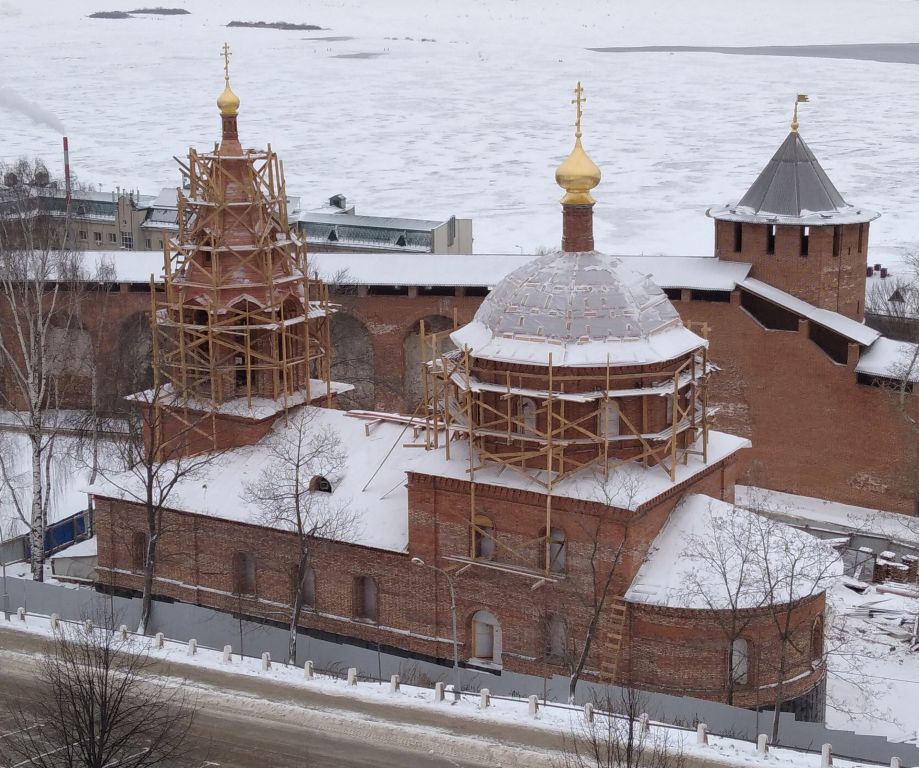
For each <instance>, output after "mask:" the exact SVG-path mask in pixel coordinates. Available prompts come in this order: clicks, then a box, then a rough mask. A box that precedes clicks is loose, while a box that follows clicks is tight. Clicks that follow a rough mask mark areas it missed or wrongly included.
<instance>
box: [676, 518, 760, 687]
mask: <svg viewBox="0 0 919 768" xmlns="http://www.w3.org/2000/svg"><path fill="white" fill-rule="evenodd" d="M710 507H711V504H710ZM757 534H758V521H757V519H756V518H755V516H754V515H752V514H740V513H734V514H718V513H715V512H714V511H711V510H710V512H709V516H708V520H707V524H706V526H705V530H704V531H703V532H702V533H700V534H696V533H694V534H690V535H689V536H687V538H686V543H685V546H684V548H683V551H682V553H681V557H683V558H685V559H687V560H690V561H693V563H695V564H697V566H694V567H693V568H692V569H690V570H689V571H688V572H687V574H686V581H685V583H684V586H683V590H682V591H683V593H684V596H685V597H686V598H687V599H688V600H689V601H691V602H692V603H693V604H695V605H699V606H700V607H702V608H705V609H706V610H707V611H709V612H710V614H709V615H710V616H711V618H712V619H713V620H714V621H715V623H716V624H717V625H718V628H719V629H720V630H721V633H722V634H723V636H724V639H725V641H726V644H727V647H728V679H727V689H726V702H727V703H728V704H733V703H734V689H735V685H736V683H737V682H738V679H739V678H742V677H743V675H744V673H745V671H746V669H745V667H746V665H747V663H748V659H747V657H746V655H745V654H741V653H738V649H737V647H736V646H737V641H738V640H740V638H741V635H742V634H743V633H744V631H745V630H746V629H747V627H748V626H749V624H750V622H751V621H752V620H753V618H754V616H755V615H756V609H757V608H759V607H760V606H761V605H762V603H763V601H764V599H765V592H764V590H763V589H762V579H761V578H760V577H759V573H758V550H757V543H758V535H757Z"/></svg>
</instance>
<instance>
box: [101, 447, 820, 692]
mask: <svg viewBox="0 0 919 768" xmlns="http://www.w3.org/2000/svg"><path fill="white" fill-rule="evenodd" d="M731 471H732V464H731V462H727V463H724V462H722V463H720V464H718V465H714V466H713V467H711V468H710V470H709V471H708V472H707V473H706V474H705V475H703V476H701V477H699V478H698V479H697V481H696V482H695V483H693V484H692V485H691V487H690V488H689V490H691V491H695V492H705V493H710V494H712V495H714V496H716V497H726V496H728V495H729V492H725V491H723V490H722V489H724V488H726V486H727V484H729V483H730V474H731ZM469 490H470V489H469V484H468V482H466V481H460V480H451V479H445V478H439V477H432V476H428V475H418V474H414V473H411V474H410V475H409V501H408V505H409V509H408V517H409V521H408V522H409V540H410V545H409V551H408V552H407V553H396V552H388V551H381V550H376V549H371V548H368V547H363V546H356V545H350V544H343V543H335V542H316V543H315V544H314V546H313V550H312V553H311V566H312V567H313V569H314V572H315V598H316V599H315V605H314V607H313V608H310V609H307V610H305V611H304V613H303V616H302V619H301V624H302V625H303V626H304V627H309V628H311V629H314V630H320V631H324V632H329V633H333V634H336V635H341V636H345V637H349V638H355V639H358V640H363V641H366V642H370V643H377V642H378V643H381V644H383V645H384V646H388V647H394V648H400V649H403V650H405V651H408V652H411V653H416V654H420V655H425V656H434V657H439V658H442V659H449V658H451V657H452V641H451V638H452V632H451V612H450V607H449V606H450V594H449V586H448V583H447V581H446V579H445V578H444V577H443V576H442V575H441V574H440V573H438V572H436V571H434V570H433V569H431V568H426V567H419V566H416V565H413V564H412V563H411V561H410V558H411V557H420V558H422V559H423V560H424V561H425V562H426V563H427V564H429V565H437V566H438V567H441V568H450V569H451V570H453V571H454V573H455V577H454V580H455V585H456V598H457V612H458V635H459V642H460V654H461V658H468V657H469V655H470V654H471V638H470V633H471V626H472V625H471V622H472V617H473V615H474V614H475V613H476V612H478V611H488V612H490V613H492V614H493V615H494V616H495V617H496V618H497V620H498V622H499V624H500V627H501V635H502V641H503V642H502V645H503V653H502V662H503V665H504V667H505V668H506V669H508V670H515V671H519V672H524V673H529V674H535V675H541V674H546V673H549V674H562V675H564V674H568V669H569V667H568V663H570V659H569V660H568V661H567V662H566V661H565V660H564V659H562V660H559V659H549V658H547V653H546V650H547V631H546V622H547V619H548V617H549V616H550V615H553V614H555V615H559V616H562V617H563V618H564V621H565V624H566V626H567V632H568V637H569V647H570V649H571V651H578V650H579V649H580V647H581V646H580V643H581V642H582V640H583V637H584V634H585V630H586V627H587V624H588V622H589V619H590V600H586V599H585V596H589V595H591V594H592V586H591V578H592V577H591V572H590V557H591V550H592V546H593V540H594V536H596V535H597V534H599V538H598V540H599V542H600V560H601V562H602V561H605V562H607V563H609V562H613V561H614V560H615V556H616V555H615V553H616V552H617V550H618V549H619V547H620V545H621V544H623V543H624V545H625V549H626V552H627V554H626V556H625V557H623V558H622V560H621V561H620V563H619V565H618V566H617V568H616V571H615V576H614V579H613V586H612V590H611V595H612V596H615V595H621V594H623V592H624V590H625V589H626V588H627V586H628V584H629V583H630V582H631V580H632V578H633V576H634V574H635V572H636V571H637V569H638V568H639V567H640V565H641V561H642V558H643V556H644V552H645V550H646V548H647V545H648V544H649V543H650V541H651V540H653V538H654V536H655V535H656V534H657V532H658V531H659V530H660V528H661V526H662V525H663V523H664V521H665V520H666V518H667V515H668V514H669V512H670V510H671V509H672V508H673V506H674V505H675V504H676V503H677V501H678V500H679V498H680V496H681V495H682V493H683V492H685V490H686V489H685V488H684V489H674V490H673V491H672V492H670V493H669V494H666V495H663V496H662V497H660V498H658V499H656V500H654V501H652V502H650V503H649V504H647V505H646V506H645V507H644V508H641V509H639V510H638V511H637V512H634V513H628V512H626V511H625V510H617V509H613V508H609V507H606V506H605V505H604V504H601V503H597V502H585V501H576V500H571V499H558V498H556V499H553V512H552V526H553V527H558V528H561V529H562V530H563V531H564V532H565V535H566V541H567V553H566V566H565V568H564V569H563V571H562V572H560V573H557V574H554V575H553V576H552V579H553V580H550V581H548V582H547V583H545V584H543V585H542V586H540V587H538V588H537V589H532V587H533V585H534V581H535V579H534V578H532V577H529V576H525V575H521V574H514V573H507V572H502V571H499V570H492V569H487V568H483V567H479V566H472V567H470V568H468V569H467V570H465V571H462V572H456V568H457V563H456V562H455V561H451V560H449V559H448V558H449V557H451V556H455V555H459V556H468V555H469V548H470V528H469V525H468V519H469V517H468V516H469V512H470V500H469ZM476 504H477V509H480V511H481V512H482V513H487V514H488V515H489V516H490V517H491V519H492V520H493V522H494V525H495V530H496V536H497V538H498V541H499V542H500V543H501V545H502V546H500V547H499V549H498V553H497V555H496V557H495V560H494V561H495V562H501V563H504V564H514V565H517V566H522V567H526V568H529V569H530V570H531V571H532V572H533V573H534V574H538V573H539V572H540V569H541V563H542V557H543V554H542V553H543V550H542V545H541V543H540V542H539V541H538V540H539V537H540V535H541V533H542V530H543V529H544V527H545V523H546V519H545V514H546V506H545V497H544V496H542V495H540V494H534V493H528V492H524V491H517V490H512V489H508V488H501V487H493V486H483V485H481V484H478V485H477V492H476ZM143 519H144V516H143V509H142V508H141V507H139V506H137V505H132V504H130V503H126V502H124V501H116V500H109V499H104V498H97V499H96V517H95V525H96V531H97V536H98V545H99V555H98V557H99V572H98V579H99V582H100V584H101V585H106V586H110V587H116V588H120V589H130V590H135V591H139V590H140V589H141V586H142V584H141V574H140V573H139V572H138V571H137V570H135V566H136V562H135V559H134V556H133V554H132V546H133V542H134V539H135V535H136V533H137V532H142V531H143V530H144V524H143ZM296 550H297V540H296V537H295V535H294V534H292V533H288V532H283V531H277V530H272V529H268V528H263V527H260V526H257V525H252V524H249V523H242V522H235V521H231V520H222V519H216V518H211V517H205V516H201V515H194V514H189V513H183V512H178V511H166V512H165V513H164V518H163V527H162V534H161V537H160V543H159V565H158V568H157V573H156V576H157V578H156V581H155V589H154V591H155V594H157V595H159V596H161V597H169V598H174V599H177V600H183V601H186V602H191V603H195V604H198V605H204V606H208V607H211V608H215V609H218V610H224V611H231V612H240V613H242V614H244V615H249V616H255V617H261V618H265V619H268V620H271V621H275V622H278V623H280V624H284V623H286V622H287V621H288V618H289V607H288V606H289V602H290V599H291V596H292V589H293V581H294V580H293V573H294V567H295V563H296ZM240 551H244V552H251V553H252V554H253V555H254V557H255V563H256V579H255V591H254V594H252V595H239V594H236V593H234V589H235V588H236V587H235V584H234V577H233V559H234V554H235V553H236V552H240ZM360 576H370V577H373V578H374V579H375V580H376V583H377V587H378V621H377V622H367V621H361V620H357V619H355V617H354V609H355V606H354V579H355V578H356V577H360ZM611 604H612V601H611V600H610V601H608V603H607V605H606V606H605V610H604V613H603V615H602V616H601V622H600V627H599V629H598V632H597V635H596V640H595V644H594V646H593V651H592V653H591V655H590V658H589V661H588V665H587V672H586V676H587V677H594V678H596V676H597V674H598V672H599V670H601V668H603V666H604V662H605V660H606V659H607V658H608V656H609V650H608V649H609V645H608V643H609V639H610V638H609V627H610V625H611V618H612V613H611ZM631 610H636V609H635V608H633V609H631ZM814 610H816V611H817V613H819V610H820V609H818V608H816V607H814ZM677 619H678V620H677V622H676V624H677V627H678V633H681V634H679V643H680V644H681V650H680V651H679V654H681V655H684V656H685V654H690V656H689V657H688V658H695V659H698V658H700V656H699V654H702V653H709V654H711V655H712V659H714V658H715V655H716V653H715V651H714V650H712V646H711V637H710V635H711V632H710V628H709V627H708V625H707V623H706V620H705V617H704V615H703V613H701V612H700V613H694V612H683V614H681V615H680V616H678V617H677ZM655 621H658V624H660V621H659V620H657V619H655V618H653V617H652V618H650V619H647V618H643V617H642V615H641V614H639V615H638V618H637V619H633V620H632V624H633V627H631V628H629V632H630V633H631V634H627V635H626V636H625V638H624V642H625V644H626V647H625V648H624V650H623V659H628V660H629V661H628V663H625V664H620V667H619V672H618V676H614V677H613V679H615V680H618V681H620V682H622V681H624V680H628V679H633V680H634V681H635V682H636V683H640V684H642V685H647V686H650V687H659V688H660V689H668V688H669V689H678V688H680V686H684V685H685V684H684V683H683V682H681V680H682V679H683V675H684V673H685V670H683V669H680V668H679V667H678V666H674V665H673V664H671V663H670V662H669V661H668V658H670V657H672V656H673V654H674V653H675V652H674V650H673V648H672V647H671V645H670V644H668V643H671V644H672V641H673V637H671V638H670V640H668V639H667V633H668V632H671V630H668V629H666V628H663V629H661V630H660V636H658V630H657V629H654V627H655V626H656V625H655V624H654V622H655ZM642 622H644V623H642ZM758 631H761V632H763V633H765V634H766V635H768V634H769V627H768V626H766V625H763V626H762V627H760V628H759V629H758ZM671 635H672V632H671ZM655 643H656V645H655ZM632 645H634V646H635V648H634V650H630V646H632ZM683 646H685V648H684V647H683ZM692 649H695V651H693V650H692ZM638 659H642V660H643V661H642V662H641V664H638V663H637V661H636V660H638ZM655 659H656V661H654V660H655ZM645 663H647V664H650V665H651V666H656V667H657V668H659V669H660V670H661V672H660V674H659V675H658V676H657V677H652V676H649V675H648V674H646V673H641V674H644V677H641V674H640V672H641V670H642V669H644V666H643V665H644V664H645ZM712 664H715V661H712ZM712 674H713V675H714V674H715V673H712ZM714 680H715V678H714V677H713V678H712V681H714ZM698 688H699V692H700V695H703V696H705V697H708V698H719V697H720V696H721V695H722V693H723V691H722V689H719V688H718V686H717V684H716V683H715V682H710V684H709V686H708V688H705V686H703V685H699V686H698Z"/></svg>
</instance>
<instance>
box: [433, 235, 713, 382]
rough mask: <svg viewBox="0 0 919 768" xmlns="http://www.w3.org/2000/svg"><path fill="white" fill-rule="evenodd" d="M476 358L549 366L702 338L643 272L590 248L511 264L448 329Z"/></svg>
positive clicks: (654, 353) (669, 354)
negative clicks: (466, 320) (466, 316)
mask: <svg viewBox="0 0 919 768" xmlns="http://www.w3.org/2000/svg"><path fill="white" fill-rule="evenodd" d="M451 339H452V340H453V343H454V344H456V346H457V347H460V348H463V347H468V348H469V350H470V351H471V353H472V354H474V355H475V356H476V357H482V358H487V359H490V360H502V361H507V362H524V363H542V364H547V363H548V361H549V357H550V355H551V357H552V361H553V363H555V364H557V365H581V366H588V365H607V364H609V365H631V364H636V363H655V362H660V361H663V360H670V359H672V358H674V357H677V356H679V355H681V354H684V353H686V352H689V351H690V350H692V349H697V348H699V347H702V346H705V344H706V341H705V340H704V339H702V338H701V337H699V336H696V334H694V333H692V331H690V330H689V329H687V328H685V327H684V326H683V321H682V320H681V319H680V315H679V313H678V312H677V311H676V309H675V308H674V306H673V304H671V303H670V300H669V299H668V298H667V295H666V294H665V293H664V292H663V290H661V289H660V288H659V287H658V286H657V285H655V284H654V283H653V282H652V280H651V279H650V278H649V277H648V276H647V275H646V274H642V273H640V272H637V271H635V270H633V269H630V268H629V267H627V266H625V264H623V262H622V260H621V259H619V258H616V257H615V256H607V255H605V254H602V253H599V252H597V251H588V252H578V253H568V252H564V251H554V252H551V253H547V254H545V255H543V256H540V257H539V258H537V259H534V260H533V261H531V262H529V263H527V264H524V265H523V266H521V267H518V268H517V269H515V270H514V271H513V272H511V273H510V274H509V275H507V277H505V278H504V279H503V280H502V281H501V282H500V283H498V285H497V286H496V287H495V288H494V290H493V291H492V292H491V293H490V294H489V295H488V296H487V297H486V298H485V300H484V301H483V302H482V304H481V305H480V306H479V308H478V310H477V311H476V313H475V318H474V319H473V321H472V322H471V323H470V324H469V325H467V326H464V327H463V328H460V329H459V330H457V331H454V332H453V333H452V334H451Z"/></svg>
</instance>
